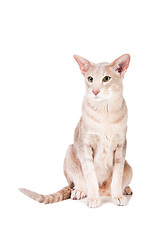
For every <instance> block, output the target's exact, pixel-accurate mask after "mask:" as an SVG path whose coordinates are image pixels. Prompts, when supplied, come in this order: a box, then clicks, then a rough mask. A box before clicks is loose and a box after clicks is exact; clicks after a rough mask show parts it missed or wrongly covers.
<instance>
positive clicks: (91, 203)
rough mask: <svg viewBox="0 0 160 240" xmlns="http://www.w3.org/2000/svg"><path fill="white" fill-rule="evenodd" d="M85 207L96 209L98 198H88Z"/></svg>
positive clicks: (98, 202)
mask: <svg viewBox="0 0 160 240" xmlns="http://www.w3.org/2000/svg"><path fill="white" fill-rule="evenodd" d="M87 205H88V207H90V208H97V207H99V205H100V198H88V199H87Z"/></svg>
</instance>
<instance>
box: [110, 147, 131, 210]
mask: <svg viewBox="0 0 160 240" xmlns="http://www.w3.org/2000/svg"><path fill="white" fill-rule="evenodd" d="M124 164H125V150H124V145H117V148H116V151H115V159H114V166H113V175H112V183H111V194H112V199H113V201H114V203H115V204H117V205H119V206H125V205H127V198H126V197H125V196H124V195H123V190H122V179H123V171H124Z"/></svg>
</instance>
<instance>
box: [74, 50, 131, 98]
mask: <svg viewBox="0 0 160 240" xmlns="http://www.w3.org/2000/svg"><path fill="white" fill-rule="evenodd" d="M74 59H75V60H76V61H77V63H78V65H79V67H80V70H81V73H82V74H83V75H84V78H85V84H86V95H87V97H88V98H90V99H91V100H95V101H103V100H107V99H111V98H112V97H114V96H116V95H117V94H118V93H119V94H122V91H123V78H124V74H125V72H126V71H127V68H128V66H129V62H130V55H129V54H124V55H122V56H120V57H119V58H117V59H116V60H114V61H113V62H111V63H98V64H95V63H92V62H90V61H88V60H87V59H85V58H82V57H80V56H78V55H74Z"/></svg>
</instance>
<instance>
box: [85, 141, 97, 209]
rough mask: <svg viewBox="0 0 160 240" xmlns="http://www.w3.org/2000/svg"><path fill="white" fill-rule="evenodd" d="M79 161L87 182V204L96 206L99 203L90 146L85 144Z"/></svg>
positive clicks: (92, 206)
mask: <svg viewBox="0 0 160 240" xmlns="http://www.w3.org/2000/svg"><path fill="white" fill-rule="evenodd" d="M81 163H82V169H83V174H84V177H85V180H86V184H87V205H88V206H89V207H91V208H95V207H98V206H99V204H100V197H99V186H98V181H97V176H96V172H95V167H94V162H93V151H92V148H91V146H85V148H84V155H83V156H82V158H81Z"/></svg>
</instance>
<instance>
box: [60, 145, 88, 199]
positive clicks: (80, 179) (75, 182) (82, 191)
mask: <svg viewBox="0 0 160 240" xmlns="http://www.w3.org/2000/svg"><path fill="white" fill-rule="evenodd" d="M64 174H65V177H66V179H67V181H68V183H69V185H70V186H72V189H73V190H72V191H71V199H73V200H79V199H82V198H84V197H86V196H87V189H86V183H85V179H84V176H83V172H82V166H81V163H80V161H79V159H78V158H77V156H76V154H75V149H74V146H73V145H70V146H69V147H68V150H67V152H66V157H65V161H64Z"/></svg>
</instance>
